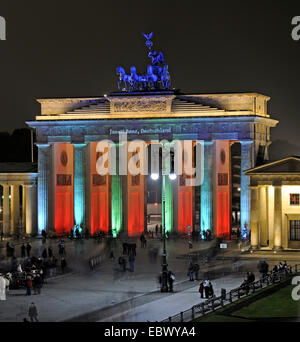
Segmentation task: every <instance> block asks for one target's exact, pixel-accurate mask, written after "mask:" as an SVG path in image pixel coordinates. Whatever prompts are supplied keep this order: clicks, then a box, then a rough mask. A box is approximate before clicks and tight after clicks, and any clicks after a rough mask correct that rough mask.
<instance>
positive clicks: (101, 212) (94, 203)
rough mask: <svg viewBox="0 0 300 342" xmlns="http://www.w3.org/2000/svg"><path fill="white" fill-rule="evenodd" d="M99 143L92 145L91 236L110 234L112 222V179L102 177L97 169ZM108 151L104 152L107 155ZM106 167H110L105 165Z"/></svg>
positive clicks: (105, 176)
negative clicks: (98, 233) (101, 233)
mask: <svg viewBox="0 0 300 342" xmlns="http://www.w3.org/2000/svg"><path fill="white" fill-rule="evenodd" d="M97 144H98V143H97V142H91V143H90V168H89V169H90V191H89V192H90V226H91V234H94V233H96V232H99V231H102V232H105V233H108V232H109V227H110V222H111V177H110V175H109V174H107V175H100V174H98V172H97V169H96V163H97V160H98V158H100V157H101V155H102V154H101V152H97V151H96V147H97ZM106 152H107V150H105V151H104V153H106ZM105 167H108V166H107V165H106V164H105Z"/></svg>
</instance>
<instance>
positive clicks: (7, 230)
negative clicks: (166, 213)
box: [2, 184, 10, 236]
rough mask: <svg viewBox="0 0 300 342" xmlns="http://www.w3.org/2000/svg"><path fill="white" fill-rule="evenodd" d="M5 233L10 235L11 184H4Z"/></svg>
mask: <svg viewBox="0 0 300 342" xmlns="http://www.w3.org/2000/svg"><path fill="white" fill-rule="evenodd" d="M2 186H3V234H4V235H5V236H9V235H10V224H9V185H8V184H3V185H2Z"/></svg>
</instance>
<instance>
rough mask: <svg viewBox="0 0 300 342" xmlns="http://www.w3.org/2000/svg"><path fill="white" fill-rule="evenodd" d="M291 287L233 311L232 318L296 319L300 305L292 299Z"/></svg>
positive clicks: (299, 311)
mask: <svg viewBox="0 0 300 342" xmlns="http://www.w3.org/2000/svg"><path fill="white" fill-rule="evenodd" d="M293 287H294V286H293V285H288V286H286V287H284V288H282V289H280V290H279V291H277V292H275V293H273V294H272V295H269V296H266V297H265V298H262V299H259V300H257V301H256V302H254V303H252V304H250V305H248V306H245V307H243V308H242V309H240V310H238V311H235V312H234V313H233V315H234V316H240V317H245V318H250V319H252V318H260V319H265V318H267V319H268V318H277V317H287V318H288V317H297V316H299V313H300V310H299V309H300V303H299V302H298V301H294V300H293V299H292V296H291V294H292V289H293Z"/></svg>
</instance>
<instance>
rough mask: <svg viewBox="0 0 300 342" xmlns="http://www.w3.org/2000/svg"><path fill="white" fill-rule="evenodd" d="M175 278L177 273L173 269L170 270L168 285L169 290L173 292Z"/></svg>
mask: <svg viewBox="0 0 300 342" xmlns="http://www.w3.org/2000/svg"><path fill="white" fill-rule="evenodd" d="M174 280H175V275H174V273H173V272H172V271H169V272H168V285H169V292H173V283H174Z"/></svg>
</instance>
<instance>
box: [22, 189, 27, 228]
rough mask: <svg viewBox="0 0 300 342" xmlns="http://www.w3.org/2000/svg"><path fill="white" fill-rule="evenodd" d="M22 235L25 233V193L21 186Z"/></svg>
mask: <svg viewBox="0 0 300 342" xmlns="http://www.w3.org/2000/svg"><path fill="white" fill-rule="evenodd" d="M22 233H23V234H24V233H26V191H25V185H22Z"/></svg>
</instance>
